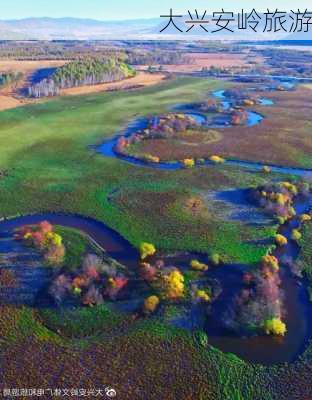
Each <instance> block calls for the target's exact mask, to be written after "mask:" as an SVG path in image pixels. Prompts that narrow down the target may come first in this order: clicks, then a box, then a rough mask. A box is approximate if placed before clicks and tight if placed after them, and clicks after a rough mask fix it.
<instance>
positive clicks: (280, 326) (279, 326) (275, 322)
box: [264, 318, 287, 336]
mask: <svg viewBox="0 0 312 400" xmlns="http://www.w3.org/2000/svg"><path fill="white" fill-rule="evenodd" d="M264 330H265V332H266V334H267V335H276V336H284V335H285V333H286V331H287V329H286V324H285V323H284V322H283V321H282V320H281V319H280V318H272V319H267V320H266V321H265V322H264Z"/></svg>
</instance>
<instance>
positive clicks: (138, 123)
mask: <svg viewBox="0 0 312 400" xmlns="http://www.w3.org/2000/svg"><path fill="white" fill-rule="evenodd" d="M289 87H290V88H292V87H293V86H292V85H290V86H289ZM213 96H214V97H215V98H216V99H218V100H221V102H222V104H223V108H224V109H225V110H227V109H229V108H230V107H231V99H230V98H227V97H226V95H225V90H217V91H215V92H213ZM259 102H260V104H262V105H264V106H272V105H273V104H274V103H273V101H272V100H270V99H267V98H260V99H259ZM173 109H175V110H177V109H182V110H183V109H184V110H185V111H184V112H185V114H186V115H189V116H191V117H193V118H194V119H195V121H196V122H197V124H198V125H200V126H208V125H207V118H206V116H205V115H203V114H201V113H200V112H195V111H190V110H189V109H188V107H187V106H183V108H181V106H180V105H178V106H176V107H174V108H173ZM247 112H248V118H247V122H246V125H247V126H254V125H257V124H259V123H261V121H262V120H263V116H262V115H260V114H258V113H256V112H254V111H249V110H248V111H247ZM147 125H148V119H147V118H137V119H135V120H134V121H132V122H131V123H130V124H129V125H128V126H127V127H126V129H125V130H124V131H122V132H121V133H119V134H117V135H116V136H114V137H113V138H112V139H109V140H107V141H105V142H104V143H102V144H101V145H100V146H98V147H97V151H98V152H99V153H101V154H102V155H103V156H105V157H112V158H118V159H120V160H123V161H125V162H128V163H130V164H133V165H136V166H140V167H147V168H154V169H163V170H178V169H183V168H185V167H184V165H183V164H182V163H181V162H180V161H171V162H159V163H150V162H147V161H144V160H140V159H138V158H135V157H131V156H125V155H122V154H120V153H117V152H116V151H115V147H116V145H117V142H118V139H119V138H120V137H122V136H124V137H126V138H127V137H129V136H131V135H132V134H133V133H135V132H137V131H139V130H143V129H146V128H147ZM209 127H212V128H221V127H222V128H224V127H231V125H230V124H227V125H224V123H223V124H220V125H209ZM225 164H226V165H232V166H236V167H241V168H246V169H248V170H251V171H260V170H261V169H262V168H263V166H264V163H261V162H254V161H247V160H236V159H227V160H226V161H225ZM213 165H214V164H213V163H212V162H210V161H209V160H206V161H205V163H204V164H200V165H197V166H196V167H199V168H200V167H203V166H206V167H211V166H213ZM265 165H267V166H268V167H270V169H271V171H272V172H276V173H281V174H288V175H294V176H300V177H302V178H304V179H308V180H312V169H305V168H293V167H283V166H279V165H274V164H265Z"/></svg>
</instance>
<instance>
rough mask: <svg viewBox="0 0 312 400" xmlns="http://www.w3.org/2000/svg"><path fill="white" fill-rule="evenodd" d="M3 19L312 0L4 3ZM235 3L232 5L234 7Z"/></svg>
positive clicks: (144, 14)
mask: <svg viewBox="0 0 312 400" xmlns="http://www.w3.org/2000/svg"><path fill="white" fill-rule="evenodd" d="M1 3H2V4H1V11H0V19H19V18H25V17H42V16H47V17H79V18H94V19H99V20H112V19H113V20H118V19H137V18H155V17H159V15H160V14H167V13H168V11H169V9H170V8H173V10H174V11H177V12H179V13H184V14H185V13H186V12H187V11H188V10H191V11H192V10H193V12H194V9H195V8H197V9H198V11H199V12H200V11H204V10H208V11H219V10H220V9H221V8H222V7H224V8H225V11H238V10H240V9H241V8H244V9H246V10H250V9H251V8H253V7H254V8H255V9H256V10H257V11H258V10H259V11H264V10H266V8H268V7H269V8H270V10H272V9H273V8H278V9H280V10H282V11H288V10H290V9H294V8H295V9H297V8H298V7H299V8H300V9H305V8H307V9H309V10H311V9H312V4H311V0H254V1H253V2H251V1H250V0H237V1H235V4H234V5H233V0H28V1H27V0H2V1H1ZM231 4H232V5H231Z"/></svg>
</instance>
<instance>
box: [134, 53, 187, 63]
mask: <svg viewBox="0 0 312 400" xmlns="http://www.w3.org/2000/svg"><path fill="white" fill-rule="evenodd" d="M127 61H128V62H129V64H131V65H155V64H160V65H168V64H188V63H189V62H190V59H189V58H188V57H186V56H185V54H184V53H183V52H180V51H167V50H159V49H155V50H154V51H146V50H133V49H132V50H130V51H128V52H127Z"/></svg>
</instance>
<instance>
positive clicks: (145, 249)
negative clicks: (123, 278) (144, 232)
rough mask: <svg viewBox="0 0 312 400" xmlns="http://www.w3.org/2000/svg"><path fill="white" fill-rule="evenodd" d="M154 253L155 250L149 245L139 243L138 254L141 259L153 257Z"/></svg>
mask: <svg viewBox="0 0 312 400" xmlns="http://www.w3.org/2000/svg"><path fill="white" fill-rule="evenodd" d="M155 253H156V248H155V246H154V245H153V244H151V243H146V242H144V243H141V245H140V254H141V259H142V260H145V258H146V257H149V256H153V255H154V254H155Z"/></svg>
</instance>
